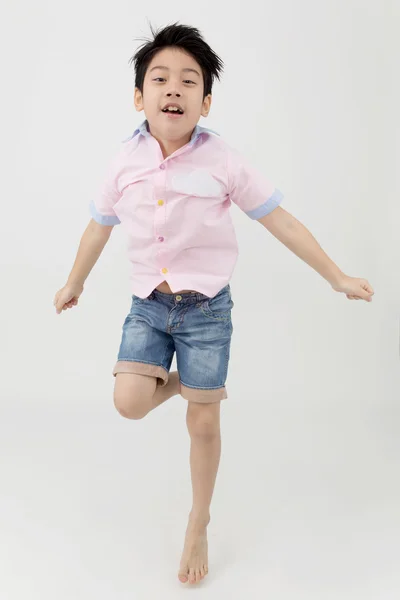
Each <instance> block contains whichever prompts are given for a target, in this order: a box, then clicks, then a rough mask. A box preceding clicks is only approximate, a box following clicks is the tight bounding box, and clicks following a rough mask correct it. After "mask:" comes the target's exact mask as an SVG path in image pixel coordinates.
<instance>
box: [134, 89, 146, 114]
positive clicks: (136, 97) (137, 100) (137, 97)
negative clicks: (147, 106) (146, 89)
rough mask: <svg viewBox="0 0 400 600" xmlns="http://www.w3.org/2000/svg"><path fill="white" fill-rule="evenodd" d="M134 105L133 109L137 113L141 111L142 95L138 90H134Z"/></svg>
mask: <svg viewBox="0 0 400 600" xmlns="http://www.w3.org/2000/svg"><path fill="white" fill-rule="evenodd" d="M134 103H135V108H136V110H137V111H138V112H140V111H142V110H143V108H144V106H143V94H142V92H141V91H140V90H139V88H135V94H134Z"/></svg>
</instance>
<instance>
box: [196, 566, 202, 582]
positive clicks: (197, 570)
mask: <svg viewBox="0 0 400 600" xmlns="http://www.w3.org/2000/svg"><path fill="white" fill-rule="evenodd" d="M199 581H201V574H200V569H196V583H199Z"/></svg>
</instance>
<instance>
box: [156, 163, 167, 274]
mask: <svg viewBox="0 0 400 600" xmlns="http://www.w3.org/2000/svg"><path fill="white" fill-rule="evenodd" d="M167 169H168V167H167V162H163V163H161V164H160V166H159V171H158V173H157V174H156V176H155V182H154V201H155V204H156V207H155V208H156V209H155V213H154V242H155V244H157V249H156V260H157V267H158V269H159V271H160V273H161V274H162V275H164V276H166V275H167V273H168V272H169V261H168V240H167V239H166V237H167V236H166V226H167V210H168V209H167V198H166V188H167Z"/></svg>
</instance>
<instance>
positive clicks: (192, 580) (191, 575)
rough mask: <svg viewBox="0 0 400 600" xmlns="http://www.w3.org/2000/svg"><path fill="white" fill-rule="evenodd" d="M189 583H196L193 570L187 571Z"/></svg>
mask: <svg viewBox="0 0 400 600" xmlns="http://www.w3.org/2000/svg"><path fill="white" fill-rule="evenodd" d="M189 583H196V575H195V571H194V569H190V570H189Z"/></svg>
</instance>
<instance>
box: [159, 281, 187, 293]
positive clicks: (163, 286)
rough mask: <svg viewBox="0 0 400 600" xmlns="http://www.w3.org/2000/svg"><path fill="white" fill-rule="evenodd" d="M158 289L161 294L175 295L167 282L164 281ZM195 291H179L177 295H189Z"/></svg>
mask: <svg viewBox="0 0 400 600" xmlns="http://www.w3.org/2000/svg"><path fill="white" fill-rule="evenodd" d="M156 289H157V290H158V291H159V292H163V293H164V294H173V293H174V292H173V291H172V290H171V288H170V287H169V285H168V283H167V282H166V281H163V282H162V283H160V285H158V286H157V288H156ZM193 291H194V290H179V292H175V293H176V294H189V293H190V292H193Z"/></svg>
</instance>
